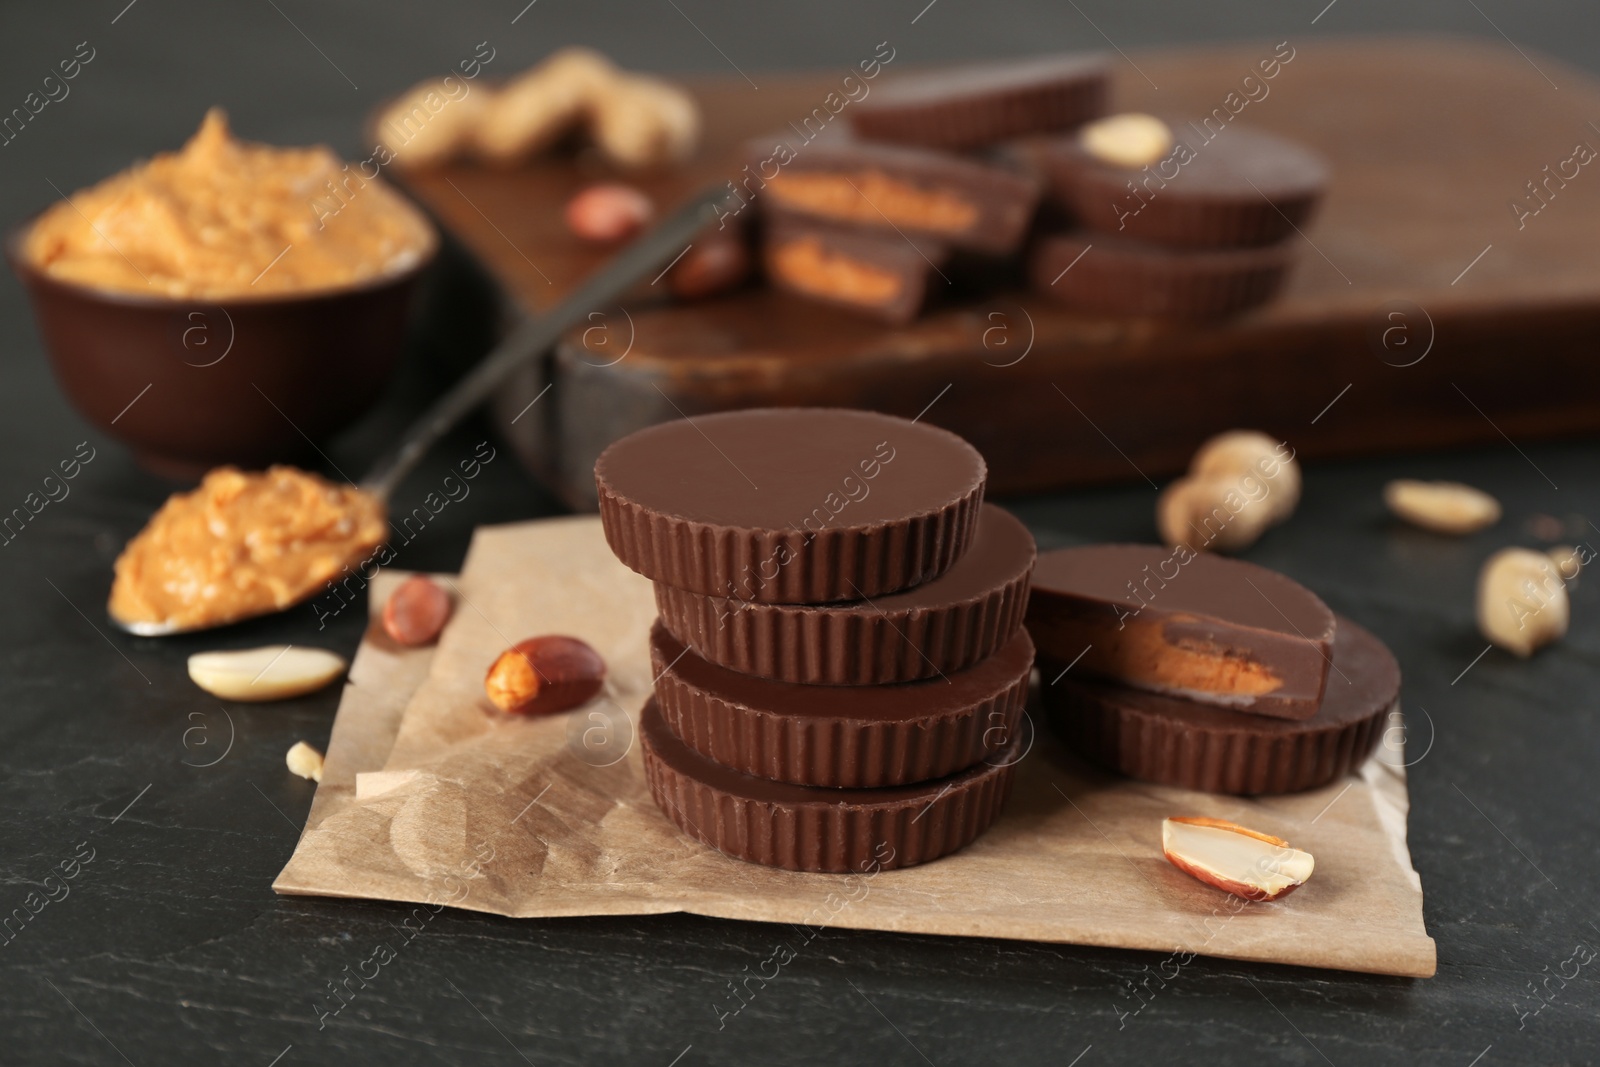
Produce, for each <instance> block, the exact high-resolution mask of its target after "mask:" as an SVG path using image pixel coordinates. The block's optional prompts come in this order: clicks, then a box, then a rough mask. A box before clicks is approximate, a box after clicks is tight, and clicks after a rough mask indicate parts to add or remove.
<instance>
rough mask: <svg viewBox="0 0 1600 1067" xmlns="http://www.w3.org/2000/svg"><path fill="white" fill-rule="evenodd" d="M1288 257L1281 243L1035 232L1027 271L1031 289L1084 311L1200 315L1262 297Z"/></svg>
mask: <svg viewBox="0 0 1600 1067" xmlns="http://www.w3.org/2000/svg"><path fill="white" fill-rule="evenodd" d="M1293 263H1294V254H1293V251H1292V249H1291V247H1290V246H1289V245H1287V244H1276V245H1268V246H1266V247H1263V248H1228V249H1217V250H1214V251H1188V250H1180V249H1176V248H1166V247H1163V246H1160V245H1152V244H1143V243H1141V242H1138V241H1132V240H1129V239H1128V238H1125V237H1113V236H1110V235H1109V234H1102V233H1094V234H1091V233H1076V234H1062V235H1059V236H1056V237H1047V238H1045V239H1043V240H1041V241H1040V242H1039V244H1038V247H1037V248H1035V249H1034V253H1033V260H1032V262H1031V263H1030V265H1029V275H1030V280H1031V283H1032V287H1033V289H1034V291H1035V292H1038V293H1042V294H1043V295H1045V296H1047V297H1049V298H1050V299H1052V300H1055V301H1057V302H1059V303H1062V304H1065V305H1066V306H1068V307H1070V308H1073V309H1075V310H1078V311H1082V312H1084V313H1086V314H1094V315H1107V316H1149V317H1151V318H1158V319H1174V320H1179V321H1195V322H1200V321H1207V320H1213V319H1221V318H1226V317H1228V316H1230V315H1236V314H1239V313H1240V312H1243V311H1246V310H1248V309H1250V308H1252V307H1255V306H1257V305H1259V304H1265V303H1266V302H1267V301H1269V300H1271V299H1272V298H1273V297H1274V296H1276V295H1277V293H1278V290H1279V289H1281V288H1282V287H1283V283H1284V280H1285V279H1286V278H1287V277H1288V275H1289V268H1290V267H1291V266H1292V265H1293Z"/></svg>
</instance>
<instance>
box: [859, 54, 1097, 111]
mask: <svg viewBox="0 0 1600 1067" xmlns="http://www.w3.org/2000/svg"><path fill="white" fill-rule="evenodd" d="M1109 71H1110V63H1109V62H1107V60H1106V58H1105V57H1104V56H1102V55H1099V54H1097V53H1085V52H1073V53H1068V54H1064V55H1046V56H1031V57H1029V58H1026V59H1008V60H1005V61H1003V62H999V63H969V64H965V65H963V66H959V67H946V68H943V69H941V70H930V71H922V72H916V73H912V74H897V75H894V76H893V77H889V78H885V79H884V82H883V84H882V85H880V86H878V87H877V88H876V89H874V90H873V92H872V95H871V96H870V97H869V98H868V99H866V100H863V101H861V103H860V104H858V105H857V107H858V108H859V109H860V110H863V111H866V110H875V109H877V108H879V107H903V106H908V105H917V106H923V105H927V104H940V103H946V102H954V101H961V100H965V99H967V98H969V97H974V96H979V97H981V96H987V95H989V94H991V93H1004V92H1009V91H1012V90H1015V89H1026V88H1031V87H1034V86H1044V85H1052V84H1057V83H1061V82H1077V81H1098V80H1099V79H1101V78H1104V77H1106V76H1107V74H1108V73H1109Z"/></svg>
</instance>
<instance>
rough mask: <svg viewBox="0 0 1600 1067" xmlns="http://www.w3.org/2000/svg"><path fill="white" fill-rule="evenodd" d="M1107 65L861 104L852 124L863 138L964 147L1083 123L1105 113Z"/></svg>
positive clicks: (905, 143)
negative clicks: (940, 95)
mask: <svg viewBox="0 0 1600 1067" xmlns="http://www.w3.org/2000/svg"><path fill="white" fill-rule="evenodd" d="M1109 98H1110V76H1109V68H1107V69H1101V70H1086V71H1085V72H1084V73H1083V74H1081V75H1079V76H1078V78H1077V79H1076V80H1074V81H1070V82H1056V83H1053V84H1048V85H1037V86H1028V87H1024V88H1011V89H1000V90H995V91H993V92H991V93H990V94H989V95H976V94H975V95H974V96H972V97H970V98H969V99H966V100H945V101H939V102H935V103H926V104H916V103H907V104H893V103H889V104H882V105H877V106H874V107H870V108H860V109H858V110H857V111H856V112H855V113H854V114H853V115H852V116H851V119H850V124H851V129H852V130H854V131H855V133H856V135H857V136H858V137H860V138H861V139H862V140H864V141H887V142H889V143H891V144H902V145H909V146H913V147H917V148H934V149H942V150H945V151H965V150H968V149H974V148H982V147H984V146H986V145H991V144H995V143H998V142H1000V141H1005V140H1009V139H1011V138H1013V137H1025V136H1028V135H1029V134H1039V133H1053V132H1057V131H1061V130H1070V129H1073V128H1074V127H1077V126H1081V125H1083V124H1084V123H1085V122H1088V121H1089V120H1091V119H1096V118H1099V117H1100V116H1101V115H1103V114H1105V109H1106V101H1107V100H1108V99H1109Z"/></svg>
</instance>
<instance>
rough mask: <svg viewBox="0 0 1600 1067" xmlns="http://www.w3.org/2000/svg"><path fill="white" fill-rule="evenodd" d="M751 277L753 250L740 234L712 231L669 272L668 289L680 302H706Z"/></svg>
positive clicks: (701, 236)
mask: <svg viewBox="0 0 1600 1067" xmlns="http://www.w3.org/2000/svg"><path fill="white" fill-rule="evenodd" d="M749 276H750V250H749V249H748V248H747V247H745V243H744V237H743V235H742V234H741V233H739V232H738V231H737V230H733V229H722V230H710V231H708V232H706V233H703V234H701V235H700V236H699V237H697V238H695V241H694V244H692V245H690V246H689V250H688V251H687V252H685V253H684V254H683V258H682V259H680V260H678V262H676V263H674V264H673V265H672V267H671V269H669V270H668V271H667V285H668V287H670V288H671V290H672V295H673V296H676V297H678V298H679V299H680V300H704V299H705V298H706V297H708V296H716V295H717V294H718V293H725V292H727V291H728V290H729V289H732V288H734V287H735V286H737V285H738V284H739V283H740V282H742V281H744V280H745V279H746V278H747V277H749Z"/></svg>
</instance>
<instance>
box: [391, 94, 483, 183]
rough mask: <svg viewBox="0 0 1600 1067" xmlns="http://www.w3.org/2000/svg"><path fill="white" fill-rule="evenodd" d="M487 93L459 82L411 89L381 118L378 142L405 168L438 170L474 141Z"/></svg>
mask: <svg viewBox="0 0 1600 1067" xmlns="http://www.w3.org/2000/svg"><path fill="white" fill-rule="evenodd" d="M488 95H489V94H488V93H487V92H485V91H483V90H480V89H475V88H473V87H472V86H471V85H470V84H469V83H467V82H465V81H462V80H461V79H459V78H454V77H451V78H432V79H430V80H428V81H425V82H420V83H418V84H417V85H414V86H412V87H411V88H410V89H408V90H407V91H406V92H405V94H404V95H403V96H401V97H399V98H398V99H397V100H395V102H394V103H393V104H391V105H390V106H389V108H388V109H387V110H386V111H384V113H383V114H382V115H381V116H379V118H378V129H377V133H378V138H379V140H381V141H382V142H383V144H384V146H385V147H386V148H388V149H389V151H390V152H391V153H393V155H394V161H395V162H396V163H398V164H399V165H400V166H402V167H407V168H412V167H436V166H438V165H439V164H441V163H445V162H448V161H449V160H451V159H454V158H455V157H457V156H458V155H460V154H461V152H462V151H463V150H464V149H465V148H466V146H467V145H468V144H469V143H470V142H471V141H472V140H473V138H474V136H475V134H476V131H477V129H478V126H479V123H480V122H481V121H482V119H483V116H484V113H485V112H486V110H487V109H488V107H489V99H488Z"/></svg>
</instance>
